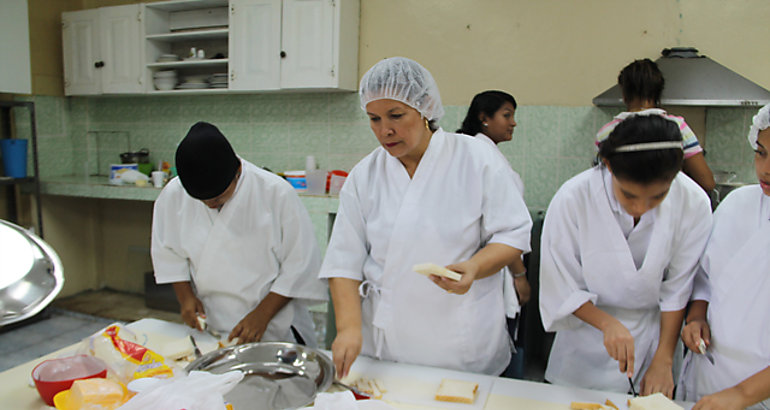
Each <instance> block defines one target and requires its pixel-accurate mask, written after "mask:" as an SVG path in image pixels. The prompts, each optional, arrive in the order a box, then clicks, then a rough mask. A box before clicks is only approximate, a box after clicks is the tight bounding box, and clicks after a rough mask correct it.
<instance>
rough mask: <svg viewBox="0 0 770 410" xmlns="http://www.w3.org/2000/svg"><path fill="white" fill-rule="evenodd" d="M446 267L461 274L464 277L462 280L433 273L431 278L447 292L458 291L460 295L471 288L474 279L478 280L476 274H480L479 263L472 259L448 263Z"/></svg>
mask: <svg viewBox="0 0 770 410" xmlns="http://www.w3.org/2000/svg"><path fill="white" fill-rule="evenodd" d="M446 268H447V269H449V270H451V271H455V272H457V273H459V274H461V275H462V278H460V280H452V279H449V278H445V277H441V276H436V275H431V276H430V280H432V281H433V283H435V284H436V285H438V287H440V288H442V289H444V290H446V291H447V292H449V293H456V294H458V295H464V294H465V293H467V292H468V290H470V288H471V285H472V284H473V281H474V280H476V275H478V272H479V267H478V265H476V264H475V263H474V262H472V261H471V260H467V261H464V262H460V263H455V264H452V265H447V266H446Z"/></svg>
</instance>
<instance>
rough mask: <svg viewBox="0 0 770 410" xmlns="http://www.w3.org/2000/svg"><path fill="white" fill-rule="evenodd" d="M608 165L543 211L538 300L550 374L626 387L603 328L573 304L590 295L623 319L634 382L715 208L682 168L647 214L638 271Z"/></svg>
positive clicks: (570, 185) (682, 299)
mask: <svg viewBox="0 0 770 410" xmlns="http://www.w3.org/2000/svg"><path fill="white" fill-rule="evenodd" d="M603 172H607V171H606V170H604V169H603V168H601V167H596V168H593V169H590V170H588V171H585V172H583V173H581V174H579V175H578V176H576V177H574V178H573V179H571V180H570V181H568V182H567V183H565V185H564V186H563V187H562V189H560V190H559V192H557V194H556V196H554V199H553V200H552V202H551V205H550V206H549V208H548V212H547V214H546V219H545V225H544V228H543V244H542V248H541V249H542V255H541V264H540V269H541V273H540V279H541V287H540V307H541V314H542V317H543V324H544V327H545V328H546V330H547V331H558V332H557V335H556V339H555V341H554V344H553V347H552V349H551V354H550V357H549V360H548V368H547V369H546V374H545V378H546V379H547V380H548V381H550V382H552V383H554V384H562V385H568V386H576V387H583V388H591V389H599V390H607V391H616V392H623V393H624V392H626V391H628V389H629V386H628V378H627V376H626V375H625V373H621V372H620V371H619V369H618V362H617V361H616V360H614V359H612V358H611V357H610V356H609V354H608V353H607V351H606V349H605V347H604V343H603V339H604V338H603V334H602V332H601V331H600V330H598V329H596V328H594V327H593V326H591V325H589V324H587V323H585V322H583V321H582V320H580V319H578V318H577V317H576V316H574V315H573V312H574V311H575V310H576V309H577V308H578V307H580V306H581V305H582V304H583V303H585V302H587V301H592V302H593V303H594V304H595V305H596V306H597V307H598V308H600V309H602V310H603V311H605V312H607V313H608V314H610V315H612V316H613V317H615V318H616V319H618V320H619V321H620V322H621V323H623V325H624V326H625V327H626V328H627V329H628V330H629V332H630V333H631V335H632V336H633V338H634V352H635V361H634V383H635V385H637V386H638V384H639V382H640V381H641V380H642V377H643V376H644V372H646V370H647V368H648V366H649V365H650V362H651V360H652V357H653V355H654V353H655V350H656V349H657V346H658V339H659V333H660V312H661V309H664V310H666V311H676V310H680V309H683V308H684V307H685V305H686V303H687V299H688V297H689V295H690V291H691V289H692V280H693V276H694V269H695V266H696V264H697V261H698V257H699V256H700V254H701V252H702V249H703V247H704V245H705V241H706V239H707V235H708V231H709V229H710V226H711V223H710V222H711V219H710V216H711V213H710V208H709V205H708V199H707V198H706V197H705V195H703V193H702V191H700V188H698V187H697V185H695V184H694V183H693V182H692V181H691V180H690V179H689V178H687V177H686V176H684V175H683V174H681V173H680V174H679V176H677V177H676V178H675V179H674V181H673V183H672V185H671V190H670V191H669V194H668V196H667V198H666V199H665V200H664V201H663V202H662V203H661V204H660V205H659V206H658V207H656V208H655V209H653V210H651V211H649V212H648V213H647V214H645V215H643V216H642V221H640V224H641V223H643V222H645V219H646V222H647V223H654V225H653V226H652V227H651V229H652V232H651V234H650V239H649V244H648V245H647V250H646V253H644V260H643V262H642V263H641V267H640V268H638V269H637V267H636V264H635V263H634V258H633V255H632V252H631V250H630V249H629V244H628V241H627V240H626V238H625V236H624V234H623V232H622V230H621V228H620V226H619V225H618V222H617V220H616V219H615V216H614V215H613V210H612V208H611V206H610V200H609V199H608V195H610V194H611V192H612V191H611V186H610V187H605V183H606V182H607V180H608V178H605V176H604V175H603ZM699 191H700V193H699Z"/></svg>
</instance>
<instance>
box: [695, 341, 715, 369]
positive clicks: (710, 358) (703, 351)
mask: <svg viewBox="0 0 770 410" xmlns="http://www.w3.org/2000/svg"><path fill="white" fill-rule="evenodd" d="M698 350H699V351H700V353H701V354H702V355H704V356H706V359H707V360H708V361H709V363H711V365H712V366H713V365H714V355H713V354H711V352H709V351H708V350H706V342H704V341H703V339H701V340H700V343H698Z"/></svg>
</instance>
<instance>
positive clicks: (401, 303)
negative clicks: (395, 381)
mask: <svg viewBox="0 0 770 410" xmlns="http://www.w3.org/2000/svg"><path fill="white" fill-rule="evenodd" d="M359 96H360V100H361V108H363V109H364V111H366V114H367V116H368V117H369V124H370V126H371V129H372V131H373V133H374V136H375V137H376V138H377V140H378V141H379V143H380V146H379V147H377V148H376V149H375V150H374V151H372V152H371V153H370V154H369V155H367V156H366V157H365V158H364V159H362V160H361V161H360V162H359V163H358V164H357V165H356V166H355V167H354V168H353V169H352V171H351V172H350V175H349V176H348V178H347V180H346V182H345V184H344V185H343V187H342V190H341V192H340V205H339V210H338V212H337V218H336V221H335V223H334V228H333V231H332V236H331V239H330V242H329V246H328V247H327V251H326V257H325V258H324V262H323V265H322V267H321V273H320V276H321V277H322V278H329V288H330V290H331V296H332V300H333V302H334V310H335V318H336V326H337V335H336V338H335V339H334V343H333V344H332V354H333V356H334V364H335V366H336V368H337V372H338V375H339V376H340V377H344V376H345V375H347V374H348V372H349V370H350V366H351V364H352V363H353V362H354V361H355V359H356V357H357V356H358V355H359V353H360V354H364V355H366V356H370V357H374V358H377V359H382V360H389V361H397V362H405V363H413V364H420V365H427V366H435V367H443V368H448V369H456V370H462V371H470V372H476V373H485V374H490V375H499V374H500V373H502V372H503V370H504V369H505V367H506V366H507V365H508V362H509V360H510V357H511V340H510V337H509V335H508V332H507V331H506V320H505V307H504V303H503V276H502V273H501V269H502V268H503V267H504V266H507V265H509V264H511V263H512V262H513V261H514V260H515V259H517V258H520V257H521V254H522V252H523V251H529V234H530V228H531V226H532V221H531V219H530V216H529V212H528V211H527V208H526V206H525V205H524V200H523V199H522V197H521V194H520V193H519V191H518V190H517V189H516V186H515V183H514V174H513V171H512V170H511V167H510V166H509V165H508V164H507V163H506V162H505V160H504V159H503V158H501V157H500V155H499V154H498V153H496V152H495V151H494V148H492V147H490V146H489V145H487V144H485V143H484V142H482V141H479V140H477V139H474V138H473V137H470V136H467V135H461V134H452V133H448V132H445V131H444V130H442V129H441V128H439V127H437V125H436V123H437V121H438V120H439V119H440V118H441V116H442V115H443V114H444V109H443V107H442V105H441V97H440V95H439V90H438V87H437V85H436V83H435V81H434V80H433V77H432V76H431V74H430V73H429V72H428V70H426V69H425V68H424V67H422V66H421V65H420V64H418V63H417V62H415V61H413V60H410V59H408V58H403V57H393V58H387V59H385V60H382V61H380V62H378V63H377V64H375V65H374V66H373V67H372V68H371V69H369V71H368V72H367V73H366V74H365V75H364V76H363V78H362V79H361V84H360V87H359ZM423 263H434V264H437V265H440V266H443V267H446V268H447V269H449V270H451V271H454V272H456V273H457V274H459V277H460V278H459V279H458V280H453V279H448V278H446V277H440V276H436V275H431V276H428V277H426V276H423V275H420V274H418V273H415V271H413V267H414V266H415V265H417V264H423Z"/></svg>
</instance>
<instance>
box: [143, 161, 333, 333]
mask: <svg viewBox="0 0 770 410" xmlns="http://www.w3.org/2000/svg"><path fill="white" fill-rule="evenodd" d="M241 164H242V172H241V176H240V178H238V183H237V186H236V188H235V192H234V193H233V196H232V197H231V198H230V199H229V200H228V201H227V202H226V203H225V204H224V206H223V207H222V208H221V210H219V211H218V210H216V209H210V208H208V207H207V206H206V205H205V204H204V203H203V202H201V201H200V200H197V199H195V198H193V197H191V196H190V195H188V194H187V192H186V191H185V190H184V188H183V187H182V184H181V182H180V181H179V178H174V179H172V180H171V182H169V183H168V185H167V186H166V187H165V188H163V191H162V192H161V193H160V196H158V199H157V201H155V208H154V212H153V221H152V261H153V266H154V268H155V278H156V281H157V282H158V283H171V282H182V281H191V282H192V283H193V286H194V288H195V292H196V295H197V296H198V298H200V299H201V301H202V302H203V306H204V309H205V311H206V316H207V318H208V323H209V324H210V325H211V326H212V327H213V328H214V329H216V330H219V331H221V332H230V331H231V330H232V328H233V327H234V326H235V325H236V324H237V323H238V322H239V321H240V320H241V319H243V317H244V316H246V314H248V313H249V312H251V311H252V310H254V308H255V307H256V306H257V305H258V304H259V302H261V301H262V299H263V298H264V297H265V296H267V294H268V293H269V292H274V293H277V294H279V295H282V296H285V297H289V298H292V301H291V302H289V303H288V304H287V305H286V306H285V307H284V308H283V309H281V310H280V311H279V312H278V313H277V314H276V315H275V317H273V319H272V321H271V322H270V323H269V325H268V327H267V330H266V331H265V334H264V336H263V337H262V340H263V341H294V337H293V335H292V332H291V329H290V326H294V327H295V329H296V330H297V331H298V332H299V333H300V335H301V336H302V338H303V339H305V342H306V343H308V344H309V345H311V346H313V345H315V334H314V332H313V322H312V320H311V317H310V314H309V312H308V310H307V303H309V302H311V301H317V302H320V301H324V300H326V299H327V290H326V284H325V283H324V281H322V280H319V279H318V278H317V273H318V269H319V267H320V262H321V258H320V253H319V250H318V245H317V243H316V239H315V234H314V233H313V226H312V224H311V222H310V217H309V215H308V213H307V210H306V209H305V207H304V206H303V205H302V203H301V202H300V200H299V197H298V196H297V194H296V192H294V189H293V188H292V187H291V186H290V185H289V184H288V183H287V182H286V181H284V180H283V179H282V178H280V177H278V176H277V175H274V174H272V173H270V172H268V171H265V170H262V169H260V168H258V167H256V166H255V165H253V164H251V163H249V162H247V161H245V160H243V159H241Z"/></svg>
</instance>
